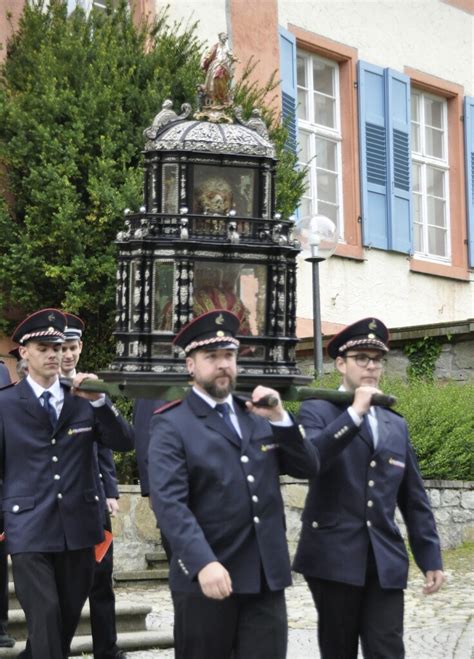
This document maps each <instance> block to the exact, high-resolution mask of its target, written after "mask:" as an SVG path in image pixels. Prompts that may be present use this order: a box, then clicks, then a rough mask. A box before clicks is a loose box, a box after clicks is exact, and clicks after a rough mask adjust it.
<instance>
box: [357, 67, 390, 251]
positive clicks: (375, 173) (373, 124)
mask: <svg viewBox="0 0 474 659" xmlns="http://www.w3.org/2000/svg"><path fill="white" fill-rule="evenodd" d="M358 72H359V75H358V78H359V83H358V90H359V136H360V161H361V162H360V166H361V186H362V239H363V244H364V245H365V246H366V247H379V248H380V249H388V195H387V180H388V162H387V139H386V110H385V82H384V71H383V69H382V68H380V67H379V66H373V65H372V64H368V63H367V62H363V61H359V62H358Z"/></svg>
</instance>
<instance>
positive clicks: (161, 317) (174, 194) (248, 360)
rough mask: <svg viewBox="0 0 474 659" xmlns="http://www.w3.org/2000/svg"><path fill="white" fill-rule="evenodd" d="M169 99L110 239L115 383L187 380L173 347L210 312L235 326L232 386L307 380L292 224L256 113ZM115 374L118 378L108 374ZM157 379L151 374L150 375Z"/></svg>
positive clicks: (148, 133) (206, 100) (148, 131)
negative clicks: (135, 191) (135, 205)
mask: <svg viewBox="0 0 474 659" xmlns="http://www.w3.org/2000/svg"><path fill="white" fill-rule="evenodd" d="M204 91H205V90H203V96H204V101H203V99H201V101H202V102H201V108H200V111H199V112H197V113H196V114H195V115H194V117H193V118H191V116H190V115H191V108H190V106H188V105H187V104H184V105H183V106H182V108H181V110H182V112H181V114H179V115H178V114H176V113H175V112H174V111H173V109H172V103H171V101H165V103H164V104H163V108H162V110H161V111H160V113H159V114H158V115H157V116H156V117H155V119H154V121H153V124H152V125H151V126H150V127H149V128H147V129H146V130H145V133H144V135H145V140H146V143H145V150H144V171H145V181H144V206H143V207H141V208H140V211H139V212H129V211H126V213H125V226H124V230H123V231H120V232H119V233H118V235H117V243H118V247H119V253H118V269H117V316H116V331H115V336H116V339H117V348H116V350H117V354H116V358H115V361H114V363H113V365H112V367H111V368H112V372H110V371H109V372H108V375H109V377H110V376H111V377H112V379H115V378H117V379H118V378H119V377H121V378H123V377H126V378H127V380H130V379H132V380H133V379H134V378H135V376H136V377H138V376H139V378H140V379H141V380H144V381H152V380H154V379H162V380H163V382H166V380H167V379H173V380H176V378H177V377H178V379H180V378H181V377H182V378H183V381H185V379H186V368H185V364H184V360H183V357H182V355H181V354H180V350H179V349H176V348H174V347H173V345H172V341H173V338H174V336H175V335H176V333H177V332H178V331H179V330H180V328H181V327H182V326H183V325H184V324H186V323H187V322H188V321H189V320H191V319H192V318H193V317H195V316H197V315H199V314H201V313H203V312H205V311H209V310H211V309H214V308H224V309H229V310H231V311H233V312H234V313H236V314H237V316H238V317H239V318H240V320H241V329H240V336H239V338H240V342H241V347H240V354H239V386H240V387H242V386H244V387H245V386H246V385H248V387H253V386H254V385H255V384H256V383H263V382H267V383H268V384H271V385H272V386H280V387H285V386H288V385H290V384H303V383H306V382H307V378H305V377H302V376H301V375H300V373H299V370H298V368H297V366H296V361H295V347H296V343H297V339H296V334H295V312H296V299H295V289H296V277H295V274H296V272H295V271H296V256H297V254H298V251H299V249H298V248H299V244H298V243H297V241H296V240H294V239H293V237H292V230H293V221H292V220H289V219H285V218H282V217H280V216H279V215H278V214H277V213H275V164H276V160H275V153H274V147H273V145H272V143H271V142H270V141H269V139H268V133H267V129H266V126H265V124H264V122H263V121H262V119H261V118H260V115H259V112H258V111H254V113H253V114H252V117H251V118H250V120H249V121H244V120H243V119H242V118H241V113H240V111H239V108H236V109H234V108H232V107H231V104H230V103H229V104H228V105H225V104H222V102H221V104H220V105H217V106H216V104H215V103H214V104H213V103H212V98H211V100H209V97H207V98H206V97H205V94H204ZM114 374H115V375H114ZM157 376H158V378H157Z"/></svg>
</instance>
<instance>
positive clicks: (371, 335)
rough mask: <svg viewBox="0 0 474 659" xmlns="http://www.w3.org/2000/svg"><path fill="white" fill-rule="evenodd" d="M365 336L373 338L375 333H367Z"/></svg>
mask: <svg viewBox="0 0 474 659" xmlns="http://www.w3.org/2000/svg"><path fill="white" fill-rule="evenodd" d="M367 338H368V339H375V334H372V333H370V334H367Z"/></svg>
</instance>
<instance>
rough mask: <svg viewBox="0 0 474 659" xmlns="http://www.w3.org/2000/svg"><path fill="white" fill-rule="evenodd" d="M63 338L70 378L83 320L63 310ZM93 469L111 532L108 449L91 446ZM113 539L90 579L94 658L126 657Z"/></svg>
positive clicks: (114, 495)
mask: <svg viewBox="0 0 474 659" xmlns="http://www.w3.org/2000/svg"><path fill="white" fill-rule="evenodd" d="M64 315H65V316H66V323H67V325H66V329H65V331H64V335H65V339H66V340H65V341H64V343H63V344H62V346H61V353H62V354H61V374H62V375H64V376H66V377H68V378H73V377H75V375H76V367H77V364H78V362H79V358H80V356H81V353H82V345H83V343H82V335H83V332H84V329H85V324H84V321H83V320H82V319H81V318H79V317H78V316H75V315H74V314H72V313H67V312H65V313H64ZM94 471H95V474H96V476H97V487H98V491H99V496H100V503H101V509H102V523H103V526H104V529H107V530H108V531H112V522H111V517H115V515H116V514H117V513H118V512H119V503H118V499H119V491H118V483H117V473H116V471H115V463H114V457H113V453H112V451H111V450H110V449H109V448H107V447H106V446H103V445H101V444H95V446H94ZM113 569H114V562H113V542H112V543H111V544H110V547H109V548H108V550H107V552H106V553H105V555H104V557H103V558H102V560H101V561H100V563H97V562H96V564H95V570H94V581H93V583H92V588H91V591H90V593H89V606H90V617H91V632H92V647H93V654H94V659H126V654H125V653H124V652H123V651H122V650H120V649H119V648H118V647H117V625H116V619H115V593H114V584H113Z"/></svg>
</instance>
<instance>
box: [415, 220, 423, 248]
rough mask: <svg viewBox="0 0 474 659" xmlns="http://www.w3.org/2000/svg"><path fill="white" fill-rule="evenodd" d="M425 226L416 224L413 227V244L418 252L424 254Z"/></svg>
mask: <svg viewBox="0 0 474 659" xmlns="http://www.w3.org/2000/svg"><path fill="white" fill-rule="evenodd" d="M422 229H423V226H422V225H421V224H418V222H415V223H414V225H413V242H414V245H415V251H416V252H423V251H424V250H423V232H422Z"/></svg>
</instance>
